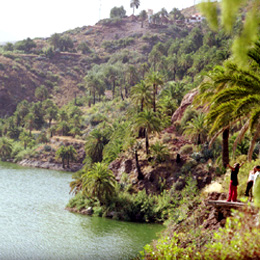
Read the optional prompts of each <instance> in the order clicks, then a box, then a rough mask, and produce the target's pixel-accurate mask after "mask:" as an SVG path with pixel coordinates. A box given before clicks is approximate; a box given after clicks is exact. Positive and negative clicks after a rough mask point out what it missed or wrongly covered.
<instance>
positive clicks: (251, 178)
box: [245, 166, 258, 197]
mask: <svg viewBox="0 0 260 260" xmlns="http://www.w3.org/2000/svg"><path fill="white" fill-rule="evenodd" d="M257 167H258V166H254V168H253V170H251V171H250V172H249V176H248V180H247V185H246V192H245V196H247V197H249V193H250V197H252V187H253V185H254V180H255V173H256V172H257V170H258V169H257Z"/></svg>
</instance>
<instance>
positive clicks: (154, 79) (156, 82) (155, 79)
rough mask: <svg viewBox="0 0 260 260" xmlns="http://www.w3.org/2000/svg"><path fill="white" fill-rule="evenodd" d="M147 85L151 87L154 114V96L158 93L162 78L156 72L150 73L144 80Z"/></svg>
mask: <svg viewBox="0 0 260 260" xmlns="http://www.w3.org/2000/svg"><path fill="white" fill-rule="evenodd" d="M146 82H147V84H148V85H152V86H153V111H154V112H156V95H157V92H158V86H160V85H163V83H164V82H163V79H162V76H161V75H160V74H159V73H158V71H156V72H155V71H152V72H151V73H150V74H149V75H148V76H147V79H146Z"/></svg>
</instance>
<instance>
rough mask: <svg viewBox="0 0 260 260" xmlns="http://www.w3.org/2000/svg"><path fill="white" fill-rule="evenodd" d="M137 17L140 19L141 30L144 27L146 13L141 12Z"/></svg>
mask: <svg viewBox="0 0 260 260" xmlns="http://www.w3.org/2000/svg"><path fill="white" fill-rule="evenodd" d="M139 17H140V19H141V28H143V27H144V21H145V19H147V17H148V15H147V12H146V11H145V10H143V11H141V12H140V14H139Z"/></svg>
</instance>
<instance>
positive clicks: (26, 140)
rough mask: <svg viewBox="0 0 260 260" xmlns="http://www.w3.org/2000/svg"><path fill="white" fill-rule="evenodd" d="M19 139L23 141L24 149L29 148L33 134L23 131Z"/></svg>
mask: <svg viewBox="0 0 260 260" xmlns="http://www.w3.org/2000/svg"><path fill="white" fill-rule="evenodd" d="M19 139H20V140H21V142H23V146H24V149H26V148H27V145H28V144H29V143H30V142H31V140H32V136H31V135H30V133H28V132H26V131H23V132H22V133H21V134H20V135H19Z"/></svg>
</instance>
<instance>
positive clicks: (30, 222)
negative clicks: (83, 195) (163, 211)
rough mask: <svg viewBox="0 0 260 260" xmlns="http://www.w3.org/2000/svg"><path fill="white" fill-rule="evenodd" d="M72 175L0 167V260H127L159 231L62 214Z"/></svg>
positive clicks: (138, 225) (146, 227)
mask: <svg viewBox="0 0 260 260" xmlns="http://www.w3.org/2000/svg"><path fill="white" fill-rule="evenodd" d="M70 181H71V173H66V172H58V171H51V170H43V169H33V168H23V167H20V166H18V165H15V164H10V163H0V259H1V260H2V259H3V260H13V259H17V260H18V259H19V260H23V259H32V260H34V259H35V260H38V259H44V260H47V259H55V260H57V259H80V260H81V259H88V260H92V259H95V260H99V259H104V260H110V259H111V260H117V259H120V260H121V259H132V258H134V257H135V256H137V254H138V252H139V251H141V250H142V248H143V246H144V245H146V244H148V243H150V242H151V241H152V239H155V238H156V234H158V233H159V231H160V230H162V226H161V225H153V224H138V223H130V222H122V221H115V220H110V219H105V218H98V217H89V216H82V215H80V214H75V213H70V212H68V211H66V210H65V209H64V208H65V206H66V204H67V202H68V201H69V199H70V195H69V182H70Z"/></svg>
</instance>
